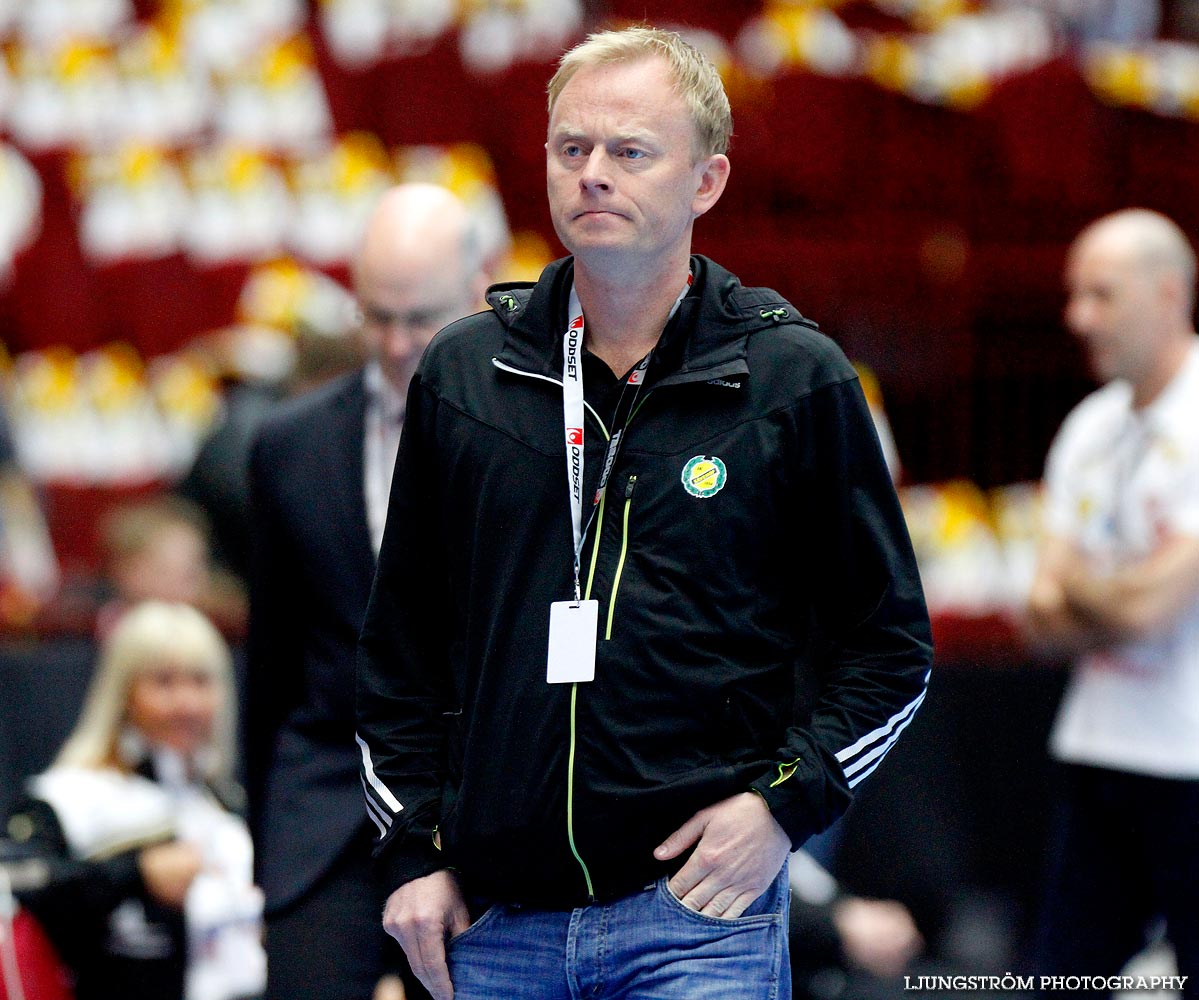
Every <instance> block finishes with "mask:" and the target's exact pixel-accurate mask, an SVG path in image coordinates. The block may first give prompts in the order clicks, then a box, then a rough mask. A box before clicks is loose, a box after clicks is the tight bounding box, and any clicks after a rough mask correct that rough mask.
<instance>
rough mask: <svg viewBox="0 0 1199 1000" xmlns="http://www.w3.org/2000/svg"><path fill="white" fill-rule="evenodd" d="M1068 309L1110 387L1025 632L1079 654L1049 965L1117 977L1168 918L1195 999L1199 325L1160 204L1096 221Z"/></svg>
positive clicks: (1061, 438) (1050, 530)
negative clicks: (1157, 207)
mask: <svg viewBox="0 0 1199 1000" xmlns="http://www.w3.org/2000/svg"><path fill="white" fill-rule="evenodd" d="M1066 287H1067V291H1068V302H1067V306H1066V313H1065V319H1066V323H1067V325H1068V326H1069V328H1070V330H1071V331H1072V332H1073V333H1074V334H1075V336H1077V337H1078V338H1079V340H1080V341H1081V342H1082V345H1083V348H1084V350H1085V352H1086V354H1087V357H1088V359H1089V362H1090V366H1091V368H1092V371H1093V372H1094V374H1095V376H1096V377H1097V378H1098V379H1100V380H1101V381H1103V382H1104V383H1106V384H1105V385H1104V387H1103V388H1102V389H1100V390H1099V391H1098V392H1095V393H1093V394H1092V395H1090V396H1088V397H1087V398H1086V399H1085V400H1083V402H1082V403H1081V404H1079V406H1078V407H1076V408H1075V409H1074V411H1073V412H1071V414H1070V415H1069V416H1068V417H1067V419H1066V422H1065V423H1064V424H1063V426H1062V428H1061V430H1060V431H1059V433H1058V435H1057V438H1056V440H1055V441H1054V443H1053V446H1052V448H1051V450H1050V453H1049V458H1048V463H1047V468H1046V474H1045V487H1046V535H1045V538H1044V541H1043V545H1042V551H1041V554H1040V561H1039V565H1038V569H1037V573H1036V578H1035V581H1034V584H1033V589H1032V593H1031V597H1030V601H1029V606H1028V625H1029V630H1030V633H1031V635H1032V637H1033V638H1034V639H1035V640H1036V641H1037V642H1039V643H1041V644H1042V645H1044V646H1046V647H1049V648H1052V649H1054V650H1056V651H1058V652H1059V653H1061V654H1065V655H1068V656H1072V657H1076V658H1077V667H1076V669H1075V671H1074V674H1073V676H1072V677H1071V681H1070V685H1069V688H1068V689H1067V692H1066V695H1065V698H1064V700H1063V702H1062V705H1061V708H1060V709H1059V712H1058V717H1057V721H1056V723H1055V726H1054V730H1053V735H1052V753H1053V756H1054V757H1055V758H1056V759H1057V760H1058V761H1060V762H1061V779H1062V791H1063V800H1062V808H1061V810H1060V815H1059V817H1058V821H1057V827H1056V830H1055V836H1054V839H1053V841H1052V844H1051V848H1052V853H1051V868H1052V871H1051V875H1050V880H1049V883H1048V891H1047V898H1046V904H1045V908H1044V915H1043V922H1042V927H1041V929H1040V933H1039V936H1038V957H1037V964H1036V966H1035V971H1036V972H1037V973H1039V974H1042V975H1091V976H1099V975H1113V974H1115V973H1117V972H1118V971H1119V970H1120V969H1121V967H1122V966H1123V965H1124V963H1125V962H1126V961H1127V960H1128V959H1129V958H1131V957H1132V956H1133V955H1134V954H1136V953H1137V952H1138V951H1139V950H1140V949H1141V947H1142V946H1143V945H1144V943H1145V936H1146V933H1147V930H1148V928H1149V927H1150V926H1151V924H1152V923H1153V922H1155V921H1161V920H1164V921H1165V926H1166V931H1167V934H1168V936H1169V938H1170V940H1171V941H1172V942H1173V944H1174V948H1175V951H1176V953H1177V959H1178V971H1179V973H1180V974H1182V975H1187V976H1189V979H1188V980H1187V983H1186V987H1185V989H1184V990H1183V995H1184V996H1186V997H1195V996H1199V338H1197V337H1196V335H1195V329H1194V326H1193V324H1192V310H1193V308H1194V290H1195V253H1194V251H1193V249H1192V248H1191V245H1190V244H1189V243H1188V241H1187V239H1186V237H1185V236H1184V235H1183V233H1182V231H1181V230H1180V229H1179V228H1178V227H1177V226H1176V225H1175V224H1174V223H1173V222H1171V221H1170V220H1169V219H1167V218H1165V217H1164V216H1162V215H1158V214H1157V213H1155V212H1149V211H1145V210H1128V211H1123V212H1118V213H1116V214H1114V215H1110V216H1106V217H1105V218H1102V219H1100V220H1099V221H1098V222H1096V223H1093V224H1092V225H1091V226H1089V227H1088V228H1087V229H1086V230H1084V231H1083V233H1082V235H1081V236H1079V237H1078V239H1077V240H1076V241H1075V243H1074V245H1073V247H1072V248H1071V250H1070V253H1069V256H1068V259H1067V265H1066Z"/></svg>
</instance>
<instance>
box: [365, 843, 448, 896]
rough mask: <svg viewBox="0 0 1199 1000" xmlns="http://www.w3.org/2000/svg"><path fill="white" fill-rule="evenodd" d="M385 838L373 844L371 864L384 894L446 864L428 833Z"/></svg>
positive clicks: (431, 872)
mask: <svg viewBox="0 0 1199 1000" xmlns="http://www.w3.org/2000/svg"><path fill="white" fill-rule="evenodd" d="M400 839H402V843H401V842H399V839H395V840H385V841H383V842H382V843H381V844H379V846H378V847H376V848H375V866H376V869H377V871H378V873H379V875H380V877H381V878H382V879H383V881H384V888H385V889H386V891H387V893H388V895H390V894H391V893H393V892H395V890H396V889H398V888H399V887H400V886H402V885H405V884H406V883H408V882H412V881H414V880H415V879H418V878H424V877H425V876H426V875H432V874H433V873H434V872H436V871H441V869H443V868H447V867H449V866H448V865H447V864H446V859H445V855H443V854H442V853H441V851H439V850H438V849H437V848H436V847H435V846H433V838H432V837H431V836H422V835H420V834H416V835H414V836H409V837H403V838H400Z"/></svg>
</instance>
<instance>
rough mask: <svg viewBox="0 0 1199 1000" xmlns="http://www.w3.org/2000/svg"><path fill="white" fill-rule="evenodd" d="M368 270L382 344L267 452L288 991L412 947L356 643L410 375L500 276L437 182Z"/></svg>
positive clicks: (260, 647) (361, 280) (260, 694)
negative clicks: (369, 764) (376, 786)
mask: <svg viewBox="0 0 1199 1000" xmlns="http://www.w3.org/2000/svg"><path fill="white" fill-rule="evenodd" d="M353 280H354V291H355V294H356V296H357V299H358V305H359V310H360V325H359V336H360V338H361V342H362V344H363V347H364V349H365V351H366V353H367V355H368V357H369V360H368V361H367V363H366V364H365V366H364V367H362V368H360V369H358V370H356V371H354V372H352V373H351V374H349V375H348V376H345V377H343V378H340V379H338V380H336V381H334V382H331V383H329V384H327V385H325V386H322V387H321V388H318V389H316V390H314V391H312V392H310V393H307V394H306V395H304V396H301V397H299V398H297V399H296V400H294V401H292V402H290V403H288V404H286V405H285V406H283V407H281V408H280V410H279V411H278V412H277V413H276V414H274V415H273V416H271V417H268V418H267V420H266V421H265V422H264V425H263V427H262V429H261V431H260V432H259V434H258V437H257V439H256V441H255V444H254V448H253V452H252V457H251V491H252V496H253V512H254V539H255V552H254V572H253V574H252V579H251V621H250V662H249V670H248V680H247V712H246V716H247V718H246V726H245V729H246V750H247V779H248V780H247V785H248V789H249V792H250V819H251V829H252V831H253V833H254V837H255V848H256V868H257V877H258V880H259V883H260V884H261V886H262V888H263V890H264V892H265V894H266V921H267V953H268V983H267V993H266V996H267V997H268V998H274V1000H304V998H309V997H310V998H313V1000H316V998H320V1000H369V998H370V996H371V994H372V992H373V990H374V987H375V984H376V983H377V982H378V980H379V978H380V976H381V975H382V974H383V973H384V972H386V971H392V970H394V969H396V968H398V967H399V966H400V964H401V963H402V956H401V955H400V952H399V949H398V948H397V947H395V946H394V945H393V944H392V943H391V942H390V941H388V939H387V938H386V935H384V933H383V931H382V929H381V928H380V927H379V916H378V915H379V912H380V911H381V909H382V899H383V897H382V895H381V894H380V891H379V890H378V889H377V887H376V886H375V884H374V882H373V880H372V878H371V876H370V874H369V872H368V863H369V852H370V840H371V839H372V838H371V835H370V832H369V831H370V830H372V829H373V827H371V825H370V824H369V823H368V821H367V817H366V813H365V811H364V810H363V807H362V799H361V794H362V792H361V787H360V785H359V781H358V765H359V753H358V747H357V745H356V744H355V742H354V654H355V648H356V644H357V641H358V630H359V627H360V626H361V624H362V618H363V615H364V614H365V611H366V602H367V598H368V596H369V594H370V587H371V580H372V577H373V575H374V569H375V558H376V556H377V554H378V551H379V543H380V540H381V538H382V534H383V524H384V520H385V518H386V513H387V502H388V496H389V492H390V486H391V473H392V467H393V465H394V463H395V455H396V449H397V446H398V444H399V439H400V429H401V424H402V421H403V416H404V398H405V394H406V392H407V388H408V381H409V380H410V378H411V377H412V372H413V370H414V369H415V367H416V363H417V361H418V360H419V359H420V356H421V353H422V352H423V351H424V348H425V347H426V346H427V345H428V343H429V341H430V340H431V339H432V337H433V335H434V334H435V333H436V332H437V331H438V330H439V329H440V328H441V327H442V326H444V325H446V324H447V323H449V322H450V321H452V320H454V319H457V318H458V317H460V316H463V315H465V314H467V313H469V312H471V311H472V310H473V309H474V308H475V306H476V304H477V303H480V302H481V301H482V296H483V291H484V289H485V287H486V278H485V276H484V274H483V271H482V267H481V261H480V255H479V250H478V247H477V245H476V240H475V238H474V231H473V227H472V225H471V222H470V219H469V216H468V213H467V211H466V209H465V208H464V206H463V205H462V204H461V202H460V201H459V200H458V199H457V198H456V197H454V195H453V194H451V193H450V192H449V191H447V190H445V189H444V188H441V187H437V186H434V185H430V184H409V185H401V186H400V187H397V188H393V189H392V190H390V191H388V192H387V193H385V194H384V195H383V197H382V198H381V200H380V202H379V205H378V207H377V208H376V209H375V211H374V213H373V215H372V217H371V219H370V221H369V223H368V226H367V231H366V235H365V239H364V241H363V244H362V247H361V250H360V252H359V253H358V255H357V258H356V260H355V262H354V268H353ZM417 572H419V570H417ZM389 951H390V954H389V953H388V952H389ZM415 990H416V987H415V986H414V985H413V984H409V996H410V997H412V996H414V995H419V994H417V993H416V992H415Z"/></svg>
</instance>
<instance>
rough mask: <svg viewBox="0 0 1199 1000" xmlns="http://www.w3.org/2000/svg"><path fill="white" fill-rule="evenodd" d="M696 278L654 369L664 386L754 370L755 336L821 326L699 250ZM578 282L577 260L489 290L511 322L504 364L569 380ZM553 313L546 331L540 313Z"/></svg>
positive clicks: (503, 319)
mask: <svg viewBox="0 0 1199 1000" xmlns="http://www.w3.org/2000/svg"><path fill="white" fill-rule="evenodd" d="M691 268H692V273H693V274H694V276H695V281H694V282H693V284H692V286H691V290H690V292H689V293H688V294H687V296H686V297H685V298H684V299H683V301H682V303H681V304H680V306H679V309H678V311H677V312H676V313H675V315H674V317H673V318H672V319H671V321H670V322H669V323H667V325H666V329H665V330H664V331H663V334H662V339H661V340H660V341H659V344H658V347H657V348H656V357H655V364H654V368H655V369H657V371H659V372H668V373H669V374H667V375H666V376H665V377H663V378H660V379H655V378H654V377H653V371H652V370H651V375H650V381H652V382H654V383H655V384H657V385H668V384H670V383H672V382H683V381H692V380H695V379H696V378H698V377H700V376H702V377H704V378H709V379H711V378H724V377H727V376H729V375H744V374H747V373H748V372H749V368H748V365H747V363H746V354H747V343H748V340H749V337H750V335H751V334H753V333H754V332H756V331H758V330H762V329H765V328H767V327H771V326H776V325H778V324H780V323H799V324H801V325H803V326H806V327H808V328H810V329H813V330H815V329H818V327H817V326H816V324H815V323H813V322H812V321H811V320H808V319H806V318H805V317H804V316H803V315H802V314H801V313H800V312H799V310H798V309H796V308H795V306H793V305H791V303H789V302H788V301H787V300H786V299H783V298H782V297H781V296H779V294H778V293H777V292H775V291H773V290H771V289H769V288H747V287H745V286H744V285H742V284H741V282H740V281H739V280H738V279H737V277H736V276H735V275H733V274H732V273H730V272H729V271H727V270H725V269H724V268H723V267H721V266H720V265H719V264H717V263H715V262H714V261H712V260H710V259H708V258H707V257H704V256H702V255H701V254H692V256H691ZM573 280H574V259H573V258H572V257H563V258H561V259H560V260H556V261H554V262H553V263H551V264H549V265H548V266H547V267H546V268H545V270H544V271H542V272H541V277H540V278H539V279H538V280H537V281H536V282H535V283H533V282H519V281H513V282H504V283H501V284H497V285H492V286H491V287H490V288H489V289H488V290H487V302H488V304H489V305H491V307H492V309H493V310H494V311H495V313H496V315H497V316H498V317H499V318H500V320H501V322H502V323H503V324H504V328H505V336H504V346H503V348H502V350H501V351H500V353H499V355H498V356H497V359H496V360H497V361H499V362H501V363H503V364H505V365H509V366H511V367H514V368H518V369H520V370H522V371H527V372H532V373H535V374H538V375H542V376H545V377H548V378H551V379H554V380H555V381H558V380H560V379H561V377H562V338H561V334H562V329H563V328H564V326H565V323H566V308H567V301H568V297H569V295H570V289H571V285H572V283H573ZM544 316H553V317H556V318H557V322H556V323H555V324H554V326H553V327H551V328H547V327H546V326H545V325H544V323H543V322H541V321H539V319H538V318H539V317H544Z"/></svg>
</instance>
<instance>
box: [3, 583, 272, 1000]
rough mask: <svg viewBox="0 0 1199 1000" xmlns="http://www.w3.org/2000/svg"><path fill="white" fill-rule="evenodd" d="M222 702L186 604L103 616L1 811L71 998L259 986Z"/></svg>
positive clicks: (252, 894)
mask: <svg viewBox="0 0 1199 1000" xmlns="http://www.w3.org/2000/svg"><path fill="white" fill-rule="evenodd" d="M234 712H235V705H234V696H233V684H232V673H231V666H230V655H229V650H228V647H227V646H226V644H225V642H224V640H223V639H222V638H221V636H220V634H219V633H218V632H217V630H216V629H215V628H214V627H213V625H212V624H211V623H210V622H209V621H208V619H207V618H205V617H204V616H203V615H202V614H201V613H200V612H198V611H196V610H194V609H193V608H191V607H188V606H186V605H183V604H168V603H164V602H158V601H147V602H144V603H141V604H138V605H136V606H134V607H133V608H132V609H131V610H130V611H129V612H128V613H127V614H125V615H124V616H123V617H122V618H121V619H120V620H119V621H118V622H117V623H116V625H115V627H114V628H113V630H112V631H111V633H110V634H109V636H108V638H107V640H106V641H105V643H104V645H103V647H102V651H101V657H100V662H99V664H98V667H97V670H96V673H95V676H94V677H93V679H92V685H91V688H90V690H89V692H88V695H87V699H86V701H85V702H84V707H83V711H82V713H81V716H80V719H79V722H78V724H77V725H76V727H75V730H74V732H73V733H72V734H71V736H70V737H69V738H68V740H67V742H66V744H65V745H64V746H63V748H62V751H61V752H60V753H59V755H58V758H57V760H56V761H55V762H54V764H53V765H52V766H51V767H50V768H49V770H47V771H46V772H44V773H43V774H41V775H38V776H37V777H35V778H34V779H32V781H31V782H30V786H29V795H28V797H27V798H26V799H25V801H23V802H22V803H21V804H20V805H19V806H18V807H17V809H16V811H15V812H14V813H13V814H12V815H11V816H10V817H9V820H8V830H7V833H8V836H9V837H10V839H12V840H14V841H17V842H19V843H20V844H22V845H23V846H24V848H25V849H26V851H27V852H28V853H29V855H31V856H33V857H35V858H39V859H42V860H43V861H45V867H46V877H45V879H44V884H43V885H41V886H40V887H39V888H37V889H36V890H31V891H27V892H25V893H22V894H20V896H21V902H22V904H23V905H25V906H26V907H27V908H28V909H29V910H30V912H32V913H33V914H34V915H35V916H36V917H38V918H39V920H40V921H41V922H42V924H43V925H44V927H45V928H46V930H47V932H48V933H49V935H50V937H51V939H52V940H53V941H54V942H55V944H56V945H57V946H58V948H59V950H60V952H61V953H62V955H63V958H64V959H65V960H66V962H67V963H68V964H69V965H70V966H71V968H72V970H73V971H74V974H75V977H76V984H75V985H76V995H77V1000H117V998H121V1000H128V998H132V997H136V998H138V1000H235V998H236V1000H241V998H247V997H253V996H255V995H257V994H258V993H259V992H260V991H261V989H262V984H263V980H264V978H265V958H264V955H263V952H262V948H261V940H260V939H261V928H260V925H261V912H262V898H261V894H260V893H259V891H258V890H257V889H256V888H255V887H254V886H253V884H252V877H251V871H252V848H251V844H250V838H249V834H248V833H247V830H246V827H245V824H244V823H243V822H242V820H241V819H240V818H239V817H238V816H237V814H236V813H235V812H234V811H233V806H234V805H235V803H236V802H237V789H236V786H234V785H233V783H232V781H231V780H230V767H231V761H232V752H233V733H234V726H235V722H234Z"/></svg>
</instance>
